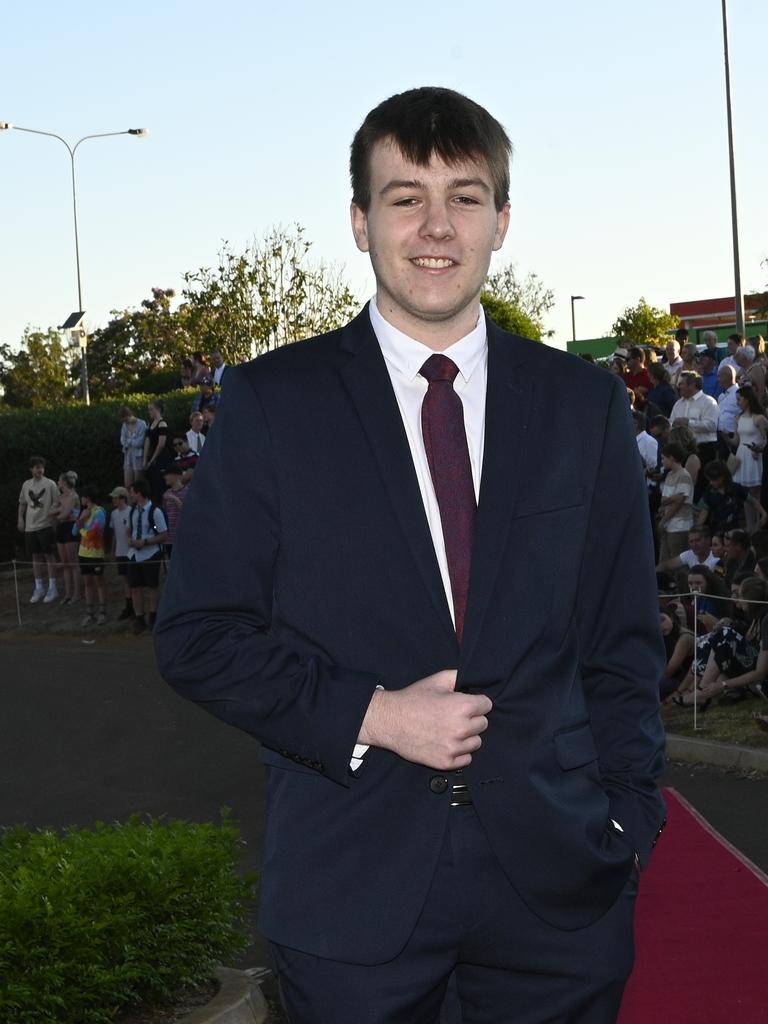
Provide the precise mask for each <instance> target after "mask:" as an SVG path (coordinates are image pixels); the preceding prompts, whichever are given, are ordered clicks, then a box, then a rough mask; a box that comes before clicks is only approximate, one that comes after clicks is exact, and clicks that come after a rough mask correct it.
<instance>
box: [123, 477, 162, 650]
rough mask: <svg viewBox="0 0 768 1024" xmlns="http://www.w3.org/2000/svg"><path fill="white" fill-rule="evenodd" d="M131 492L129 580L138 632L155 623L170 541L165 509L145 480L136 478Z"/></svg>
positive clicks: (134, 630)
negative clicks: (165, 547)
mask: <svg viewBox="0 0 768 1024" xmlns="http://www.w3.org/2000/svg"><path fill="white" fill-rule="evenodd" d="M130 493H131V502H132V504H133V508H132V509H131V511H130V513H129V516H128V560H129V564H128V583H129V584H130V587H131V598H132V601H133V611H134V615H135V618H134V622H133V632H134V633H136V634H138V633H143V632H144V630H145V629H147V627H149V628H150V629H152V628H153V627H154V625H155V617H156V615H157V592H158V588H159V586H160V566H161V563H162V558H163V549H162V545H163V544H165V543H166V541H167V540H168V525H167V523H166V521H165V516H164V515H163V511H162V509H160V508H157V507H156V506H155V505H154V504H153V503H152V501H151V500H150V489H149V484H148V483H147V481H146V480H136V481H135V482H134V484H133V485H132V486H131V491H130ZM145 611H146V613H147V617H146V618H145Z"/></svg>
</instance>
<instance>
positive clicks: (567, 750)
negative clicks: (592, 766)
mask: <svg viewBox="0 0 768 1024" xmlns="http://www.w3.org/2000/svg"><path fill="white" fill-rule="evenodd" d="M554 740H555V755H556V757H557V763H558V764H559V765H560V767H561V768H563V769H565V770H566V771H567V770H568V769H569V768H581V767H582V766H583V765H585V764H589V763H590V761H596V760H597V747H596V746H595V740H594V737H593V736H592V729H591V728H590V725H589V722H585V723H584V724H583V725H579V726H576V727H575V728H569V729H566V730H565V731H564V732H557V733H555V736H554Z"/></svg>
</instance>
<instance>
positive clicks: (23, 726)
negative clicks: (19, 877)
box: [0, 633, 768, 964]
mask: <svg viewBox="0 0 768 1024" xmlns="http://www.w3.org/2000/svg"><path fill="white" fill-rule="evenodd" d="M0 691H1V692H2V704H1V705H0V824H2V825H10V824H19V823H23V824H26V825H29V826H32V827H43V826H45V827H53V828H59V827H63V826H66V825H73V824H74V825H90V824H92V823H93V822H94V821H114V820H124V819H125V818H127V817H128V816H129V815H130V814H133V813H135V812H139V813H149V814H152V815H167V816H168V817H172V818H182V819H188V820H194V821H210V820H216V819H217V818H218V815H219V811H220V808H222V807H224V806H227V807H229V808H231V811H232V816H233V818H234V819H235V821H237V823H238V825H239V827H240V829H241V833H242V836H243V839H244V843H245V845H244V846H243V854H242V866H243V867H245V868H248V869H255V870H258V867H259V857H260V850H261V843H262V838H263V833H264V817H265V803H266V800H265V797H266V789H265V775H264V769H263V768H262V767H261V765H260V764H259V761H258V744H257V743H256V742H255V741H254V740H252V739H251V738H250V737H248V736H246V735H245V734H244V733H241V732H239V731H237V730H236V729H233V728H231V727H229V726H226V725H224V724H222V723H221V722H219V721H218V720H217V719H215V718H213V717H212V716H210V715H208V714H207V713H206V712H204V711H202V710H201V709H200V708H197V707H195V706H194V705H192V704H190V703H189V702H187V701H184V700H182V699H181V698H179V697H177V696H176V694H175V693H173V691H172V690H170V689H169V687H168V686H167V685H166V684H165V683H164V682H163V681H162V680H161V678H160V676H159V674H158V671H157V668H156V666H155V662H154V655H153V650H152V644H151V641H150V639H149V638H147V637H137V638H136V637H132V636H126V637H115V636H112V637H107V638H96V639H92V640H91V639H89V638H83V637H80V636H68V637H61V636H59V637H57V636H47V635H43V636H20V635H14V634H12V633H3V634H0ZM662 782H663V784H664V785H669V786H674V787H675V788H676V789H677V790H678V791H679V792H680V793H681V794H682V795H683V796H684V797H686V799H688V800H689V801H690V802H691V803H692V804H693V805H694V806H695V807H696V808H697V809H698V810H699V811H700V812H701V813H702V814H703V815H704V817H706V818H707V819H708V821H709V822H710V823H711V824H712V825H714V827H715V828H716V829H718V830H719V831H720V832H722V833H723V834H724V835H725V837H726V838H727V839H728V840H730V842H731V843H733V844H734V846H736V847H737V848H738V849H740V850H741V851H742V852H743V853H744V854H746V856H747V857H749V858H750V859H751V860H753V861H754V862H755V863H756V864H757V865H758V866H759V867H761V868H762V869H763V870H764V871H766V872H768V815H766V814H765V808H766V807H767V806H768V777H757V776H754V775H752V776H750V775H744V774H738V773H735V772H728V771H723V770H719V769H705V768H701V767H698V766H691V765H670V766H669V767H668V769H667V772H666V774H665V776H664V778H663V780H662ZM661 841H662V842H663V836H662V839H661ZM682 870H683V865H681V871H682ZM244 960H245V961H246V962H247V963H248V964H255V963H265V962H267V951H266V945H265V943H264V942H263V940H262V939H261V938H260V937H259V936H258V935H257V936H256V937H255V940H254V947H253V948H252V949H251V950H249V951H248V953H247V955H246V956H245V958H244Z"/></svg>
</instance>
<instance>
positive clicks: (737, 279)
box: [722, 0, 744, 335]
mask: <svg viewBox="0 0 768 1024" xmlns="http://www.w3.org/2000/svg"><path fill="white" fill-rule="evenodd" d="M722 8H723V51H724V56H725V109H726V113H727V115H728V165H729V169H730V173H731V230H732V232H733V280H734V288H735V290H736V330H737V332H738V333H739V334H741V335H743V334H744V295H743V293H742V291H741V262H740V260H739V222H738V219H737V216H736V168H735V164H734V159H733V119H732V117H731V67H730V60H729V58H728V13H727V11H726V0H722Z"/></svg>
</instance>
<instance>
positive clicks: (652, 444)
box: [636, 430, 659, 486]
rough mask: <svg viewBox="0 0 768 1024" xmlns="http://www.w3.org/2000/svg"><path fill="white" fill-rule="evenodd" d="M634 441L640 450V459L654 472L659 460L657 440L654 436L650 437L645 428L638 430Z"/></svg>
mask: <svg viewBox="0 0 768 1024" xmlns="http://www.w3.org/2000/svg"><path fill="white" fill-rule="evenodd" d="M636 441H637V449H638V451H639V452H640V457H641V459H642V460H643V465H644V466H645V468H646V469H647V470H649V471H650V472H651V473H654V472H655V471H656V467H657V465H658V461H659V442H658V441H657V440H656V438H655V437H651V435H650V434H649V433H648V432H647V431H646V430H641V431H640V433H639V434H638V435H637V438H636ZM648 484H649V486H650V484H651V481H650V480H649V481H648Z"/></svg>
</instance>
